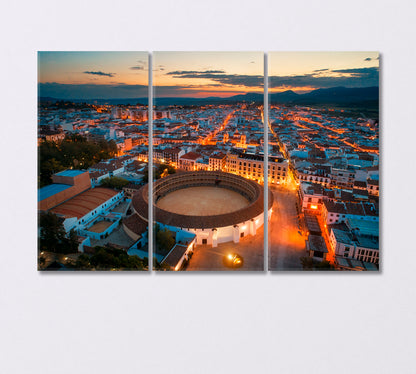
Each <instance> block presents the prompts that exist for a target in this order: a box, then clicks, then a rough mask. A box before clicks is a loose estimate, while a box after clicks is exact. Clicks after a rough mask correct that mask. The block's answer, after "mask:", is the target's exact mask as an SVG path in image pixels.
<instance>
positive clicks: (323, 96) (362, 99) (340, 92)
mask: <svg viewBox="0 0 416 374" xmlns="http://www.w3.org/2000/svg"><path fill="white" fill-rule="evenodd" d="M39 100H40V101H51V102H55V101H60V100H62V99H56V98H51V97H40V98H39ZM64 101H72V102H77V103H90V104H112V105H126V104H131V105H135V104H137V103H140V104H143V105H146V104H147V97H146V98H144V97H141V98H137V99H88V100H86V99H71V100H64ZM269 101H270V103H271V104H297V105H324V104H328V105H352V106H372V107H375V106H378V101H379V87H363V88H346V87H333V88H320V89H317V90H314V91H311V92H308V93H305V94H297V93H296V92H293V91H291V90H288V91H283V92H278V93H273V94H270V95H269ZM154 102H155V105H203V104H226V103H235V102H255V103H262V102H263V94H258V93H247V94H244V95H235V96H230V97H225V98H223V97H204V98H193V97H160V98H158V97H155V98H154Z"/></svg>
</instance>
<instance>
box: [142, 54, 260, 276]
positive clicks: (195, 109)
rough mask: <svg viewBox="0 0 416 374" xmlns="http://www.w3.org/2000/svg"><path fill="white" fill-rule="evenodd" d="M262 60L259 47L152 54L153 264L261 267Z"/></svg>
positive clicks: (170, 267) (158, 266)
mask: <svg viewBox="0 0 416 374" xmlns="http://www.w3.org/2000/svg"><path fill="white" fill-rule="evenodd" d="M263 66H264V60H263V53H261V52H154V53H153V85H154V104H155V106H154V120H153V145H154V147H153V161H154V169H153V171H154V183H153V202H152V203H153V209H154V210H153V211H154V245H153V250H154V252H153V256H154V260H155V264H154V268H155V269H156V270H167V271H170V270H183V271H223V270H228V271H233V270H245V271H258V270H260V271H261V270H263V268H264V265H263V263H264V233H263V226H264V225H263V224H264V192H263V187H264V184H263V180H264V173H263V157H264V153H263V136H264V131H263V121H262V118H263V96H264V95H263V86H264V84H263V83H264V75H263V70H264V68H263ZM144 199H145V196H144V197H141V201H140V204H139V202H138V204H137V209H136V206H135V209H136V210H140V206H142V207H143V209H144V210H145V209H146V204H144V203H143V200H144Z"/></svg>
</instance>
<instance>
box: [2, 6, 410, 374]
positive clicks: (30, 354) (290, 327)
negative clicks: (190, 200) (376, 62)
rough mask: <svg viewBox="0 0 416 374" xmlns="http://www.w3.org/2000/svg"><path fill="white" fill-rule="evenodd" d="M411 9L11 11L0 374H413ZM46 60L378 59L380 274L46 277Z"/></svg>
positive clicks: (5, 32) (5, 40) (5, 37)
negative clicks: (322, 53)
mask: <svg viewBox="0 0 416 374" xmlns="http://www.w3.org/2000/svg"><path fill="white" fill-rule="evenodd" d="M414 14H415V8H414V5H413V2H412V1H395V2H391V1H383V0H378V1H362V0H359V1H357V0H349V1H343V2H335V1H333V0H320V1H286V2H280V3H279V2H277V1H259V0H256V1H242V0H233V1H224V0H211V1H209V2H207V1H204V2H197V1H192V0H187V1H184V0H176V1H169V2H168V1H165V2H163V3H162V2H155V1H150V0H149V1H146V2H138V1H120V0H119V1H117V2H114V1H106V0H100V1H98V0H97V1H91V2H87V1H80V0H72V1H70V2H59V1H34V2H29V1H26V2H25V1H7V2H4V3H2V21H1V22H0V29H1V39H0V42H1V49H0V50H1V56H2V58H1V59H0V66H1V71H2V74H1V75H0V95H1V97H0V106H1V117H0V132H1V133H0V135H1V136H0V149H1V157H2V161H3V162H2V178H1V180H2V183H1V192H2V194H1V207H2V208H1V212H2V214H1V217H2V218H1V220H2V221H1V223H2V225H1V244H0V316H1V318H0V331H1V334H0V372H1V373H7V374H14V373H19V374H20V373H30V374H35V373H44V374H49V373H51V374H57V373H65V374H66V373H71V374H73V373H88V374H90V373H100V374H101V373H105V374H106V373H216V374H218V373H233V372H238V373H276V372H279V373H307V374H310V373H319V374H321V373H414V372H415V370H416V369H415V368H414V367H415V364H414V361H413V360H412V358H413V357H412V356H414V346H415V337H414V336H415V332H416V331H415V312H416V305H415V300H416V298H415V296H416V292H415V281H416V279H415V278H416V277H415V274H416V271H415V250H416V248H415V244H414V240H411V237H412V235H413V232H414V207H415V192H414V182H415V174H414V173H413V172H411V171H414V162H413V161H412V159H413V157H414V156H415V151H414V149H415V146H414V136H415V130H414V129H415V124H414V100H413V98H414V90H415V87H416V82H415V76H414V72H413V69H412V68H413V65H414V61H415V57H416V56H415V53H416V51H415V47H414V35H415V26H414ZM37 50H259V51H272V50H279V51H285V50H341V51H343V50H378V51H380V52H381V54H382V127H383V133H382V136H383V138H382V144H383V148H382V152H383V153H382V163H383V174H382V194H383V206H382V210H383V220H382V229H383V254H382V255H383V272H382V273H381V274H377V275H374V274H355V273H349V274H322V273H320V274H296V273H291V274H290V273H288V274H238V275H237V274H232V275H230V274H162V275H161V274H154V273H153V274H151V275H146V274H138V273H132V274H130V273H124V274H92V273H87V274H40V273H38V272H37V271H36V240H37V239H36V197H37V196H36V157H35V156H36V125H37V123H36V97H37V96H36V94H37V91H36V90H37V87H36V81H37V77H36V69H37V59H36V51H37Z"/></svg>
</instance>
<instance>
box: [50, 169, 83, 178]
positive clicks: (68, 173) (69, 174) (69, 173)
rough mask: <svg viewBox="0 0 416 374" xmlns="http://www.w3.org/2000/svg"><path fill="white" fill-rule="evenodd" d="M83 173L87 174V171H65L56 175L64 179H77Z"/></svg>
mask: <svg viewBox="0 0 416 374" xmlns="http://www.w3.org/2000/svg"><path fill="white" fill-rule="evenodd" d="M82 173H85V171H82V170H64V171H61V172H60V173H57V174H56V175H60V176H62V177H76V176H77V175H80V174H82Z"/></svg>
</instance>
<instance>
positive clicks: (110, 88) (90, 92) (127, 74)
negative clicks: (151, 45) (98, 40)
mask: <svg viewBox="0 0 416 374" xmlns="http://www.w3.org/2000/svg"><path fill="white" fill-rule="evenodd" d="M147 67H148V54H147V52H39V53H38V82H39V96H43V97H45V96H47V97H53V98H58V99H109V98H137V97H147V82H148V79H147V77H148V68H147Z"/></svg>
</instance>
